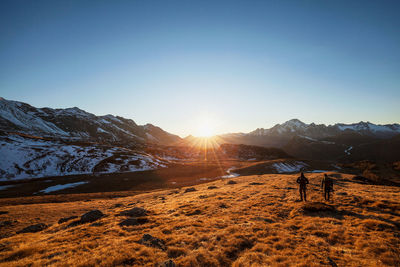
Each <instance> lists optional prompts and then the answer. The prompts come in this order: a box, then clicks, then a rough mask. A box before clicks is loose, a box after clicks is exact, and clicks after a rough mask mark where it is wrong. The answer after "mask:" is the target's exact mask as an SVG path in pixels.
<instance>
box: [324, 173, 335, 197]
mask: <svg viewBox="0 0 400 267" xmlns="http://www.w3.org/2000/svg"><path fill="white" fill-rule="evenodd" d="M321 188H323V189H324V198H325V200H329V197H330V193H331V192H333V181H332V179H331V178H330V177H329V176H328V175H326V173H324V178H322V183H321Z"/></svg>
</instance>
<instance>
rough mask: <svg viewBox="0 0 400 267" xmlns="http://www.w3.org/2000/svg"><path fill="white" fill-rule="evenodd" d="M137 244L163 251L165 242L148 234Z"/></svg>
mask: <svg viewBox="0 0 400 267" xmlns="http://www.w3.org/2000/svg"><path fill="white" fill-rule="evenodd" d="M139 244H142V245H145V246H148V247H155V248H159V249H161V250H165V249H166V247H165V242H164V240H161V239H159V238H157V237H153V236H152V235H150V234H144V235H143V237H142V238H141V239H140V240H139Z"/></svg>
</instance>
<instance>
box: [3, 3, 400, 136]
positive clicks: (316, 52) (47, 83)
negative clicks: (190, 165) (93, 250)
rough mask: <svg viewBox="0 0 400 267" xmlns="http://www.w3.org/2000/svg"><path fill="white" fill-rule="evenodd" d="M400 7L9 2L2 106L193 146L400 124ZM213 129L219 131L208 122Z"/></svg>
mask: <svg viewBox="0 0 400 267" xmlns="http://www.w3.org/2000/svg"><path fill="white" fill-rule="evenodd" d="M399 14H400V1H365V0H361V1H321V0H315V1H311V0H308V1H300V0H299V1H297V0H296V1H133V0H132V1H131V0H130V1H97V0H96V1H95V0H91V1H85V0H82V1H59V0H58V1H54V0H51V1H37V0H35V1H19V0H13V1H5V0H2V1H0V96H3V97H4V98H6V99H12V100H19V101H23V102H27V103H30V104H32V105H34V106H38V107H45V106H47V107H53V108H56V107H62V108H64V107H73V106H77V107H79V108H81V109H84V110H86V111H89V112H91V113H94V114H96V115H104V114H109V113H110V114H114V115H120V116H123V117H127V118H131V119H133V120H135V121H136V122H137V123H138V124H145V123H148V122H149V123H153V124H155V125H158V126H160V127H162V128H163V129H165V130H167V131H170V132H172V133H176V134H179V135H182V136H184V135H187V134H190V133H193V132H194V131H195V128H196V127H197V124H198V121H202V120H211V122H210V123H212V124H214V126H215V128H216V129H215V130H216V131H217V133H223V132H248V131H251V130H254V129H255V128H258V127H264V128H266V127H271V126H273V125H274V124H276V123H282V122H284V121H286V120H289V119H292V118H298V119H300V120H302V121H304V122H306V123H310V122H316V123H326V124H331V123H335V122H345V123H350V122H358V121H360V120H364V121H367V120H368V121H371V122H375V123H393V122H399V121H400V15H399ZM207 118H208V119H207Z"/></svg>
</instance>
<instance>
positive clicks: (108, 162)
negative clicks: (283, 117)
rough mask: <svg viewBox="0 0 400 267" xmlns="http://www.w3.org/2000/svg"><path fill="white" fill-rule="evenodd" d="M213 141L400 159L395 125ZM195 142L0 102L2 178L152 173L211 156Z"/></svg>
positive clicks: (294, 130) (258, 155)
mask: <svg viewBox="0 0 400 267" xmlns="http://www.w3.org/2000/svg"><path fill="white" fill-rule="evenodd" d="M215 140H218V143H219V145H221V144H234V145H247V146H241V147H240V146H233V147H229V146H224V147H221V148H220V149H217V150H215V151H216V155H217V156H218V157H220V156H223V155H225V154H226V153H227V152H228V154H229V155H228V156H229V157H231V156H233V157H234V158H237V159H242V160H248V159H253V158H254V159H266V158H270V159H272V158H277V157H278V158H279V155H281V156H282V157H290V156H292V157H294V158H299V159H310V160H329V161H334V162H345V163H346V162H353V161H358V160H365V159H368V160H378V161H384V162H393V161H398V160H400V152H399V151H400V125H399V124H397V123H395V124H387V125H376V124H373V123H370V122H359V123H353V124H343V123H337V124H334V125H324V124H314V123H311V124H306V123H304V122H301V121H300V120H298V119H292V120H289V121H287V122H285V123H282V124H277V125H275V126H274V127H272V128H269V129H264V128H258V129H256V130H254V131H252V132H249V133H229V134H223V135H219V136H217V137H215ZM200 141H201V140H200ZM193 143H196V137H193V136H189V137H186V138H181V137H179V136H177V135H174V134H171V133H168V132H166V131H164V130H163V129H161V128H159V127H157V126H154V125H152V124H146V125H138V124H136V123H135V122H134V121H133V120H132V119H127V118H123V117H120V116H114V115H105V116H96V115H94V114H91V113H89V112H86V111H84V110H81V109H79V108H77V107H74V108H66V109H52V108H36V107H33V106H31V105H29V104H26V103H23V102H18V101H11V100H6V99H4V98H0V156H1V158H3V159H6V160H3V161H2V162H1V164H0V175H1V176H3V177H15V178H16V177H21V178H24V177H26V176H30V177H40V176H41V175H42V174H43V173H45V174H47V175H55V176H57V175H69V174H76V173H110V172H121V171H122V172H123V171H134V170H145V169H154V168H158V167H160V166H161V167H162V166H166V164H168V162H169V160H170V159H173V160H175V159H176V160H185V159H188V158H190V159H194V158H199V155H203V156H204V155H207V153H205V154H204V152H201V151H200V150H201V148H200V147H198V148H197V149H198V150H193V149H191V148H190V149H187V148H185V147H190V146H191V145H192V144H193ZM200 143H201V142H200ZM257 147H266V148H275V150H273V149H272V150H271V149H270V150H260V148H257ZM276 149H278V150H276ZM213 153H214V154H215V152H214V150H213ZM208 154H209V155H211V154H212V153H208ZM203 156H200V157H203Z"/></svg>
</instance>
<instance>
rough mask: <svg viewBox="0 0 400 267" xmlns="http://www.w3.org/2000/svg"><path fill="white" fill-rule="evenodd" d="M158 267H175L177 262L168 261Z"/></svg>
mask: <svg viewBox="0 0 400 267" xmlns="http://www.w3.org/2000/svg"><path fill="white" fill-rule="evenodd" d="M156 266H157V267H175V266H176V265H175V262H174V261H173V260H166V261H164V262H162V263H159V264H157V265H156Z"/></svg>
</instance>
